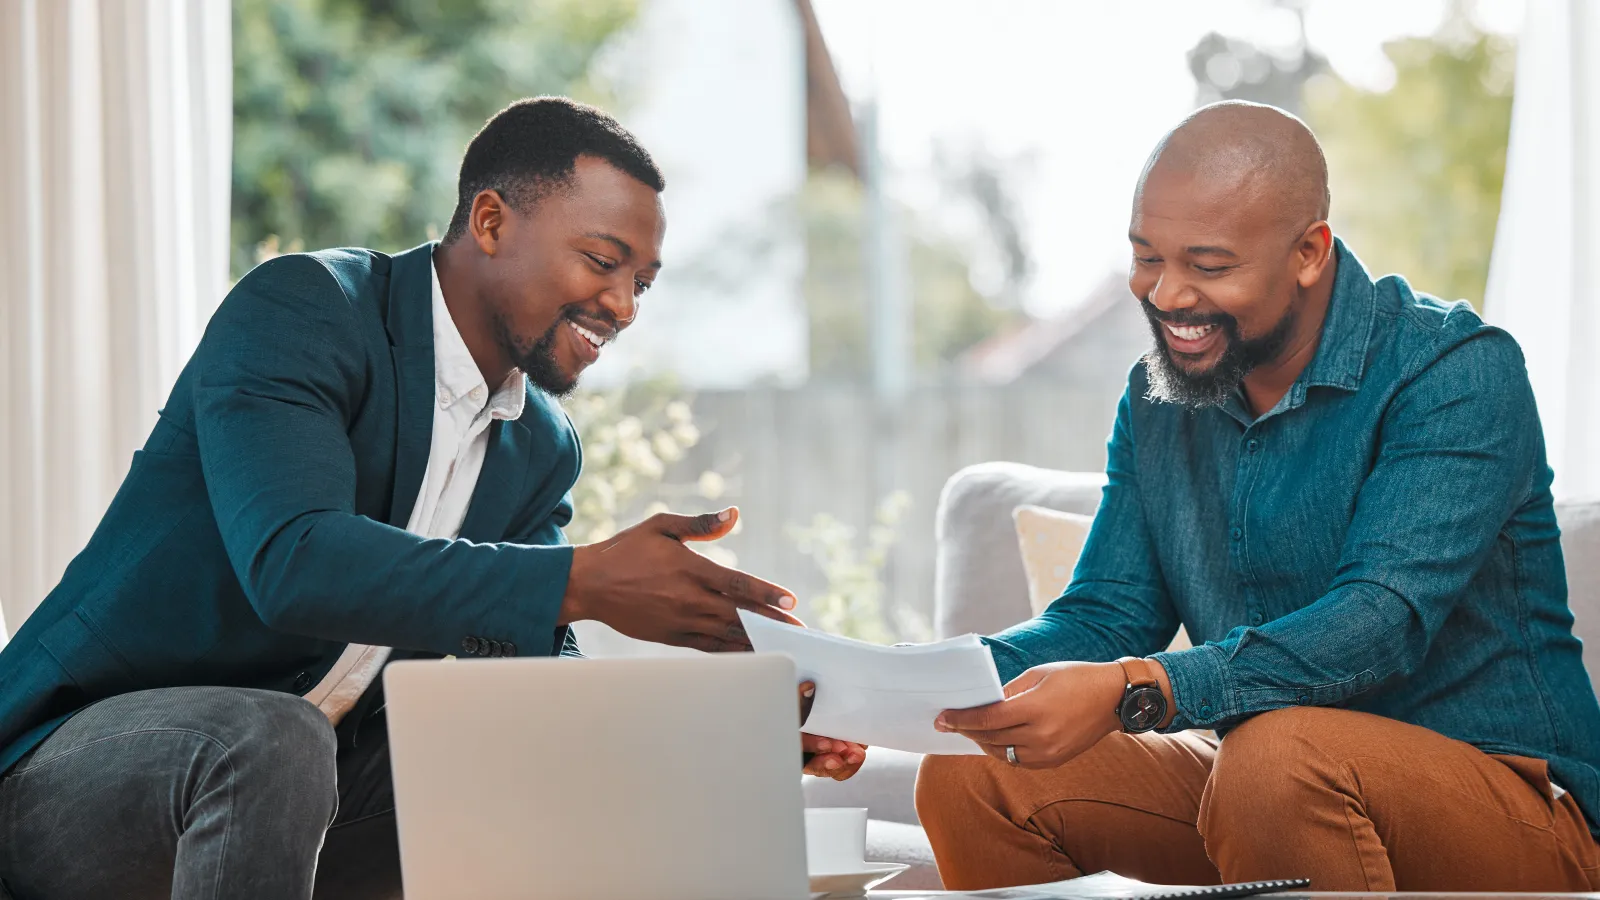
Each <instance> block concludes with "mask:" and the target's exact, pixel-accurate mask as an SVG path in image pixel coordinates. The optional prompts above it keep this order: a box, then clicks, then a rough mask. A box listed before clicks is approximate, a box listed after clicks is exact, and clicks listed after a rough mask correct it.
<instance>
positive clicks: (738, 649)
mask: <svg viewBox="0 0 1600 900" xmlns="http://www.w3.org/2000/svg"><path fill="white" fill-rule="evenodd" d="M676 643H677V645H678V646H680V647H690V648H693V649H695V650H703V651H705V652H706V653H743V652H749V650H750V640H749V638H746V639H745V640H743V641H739V640H734V639H730V638H726V637H718V636H716V635H714V634H703V633H699V632H692V633H689V634H683V635H679V636H678V640H677V641H676Z"/></svg>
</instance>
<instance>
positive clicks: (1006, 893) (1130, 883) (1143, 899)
mask: <svg viewBox="0 0 1600 900" xmlns="http://www.w3.org/2000/svg"><path fill="white" fill-rule="evenodd" d="M1310 885H1311V882H1310V881H1307V880H1306V879H1304V878H1299V879H1294V880H1286V881H1251V882H1244V883H1240V884H1219V885H1213V886H1211V887H1189V886H1186V885H1172V884H1147V883H1145V882H1143V881H1135V880H1133V879H1132V878H1123V877H1122V876H1121V875H1118V874H1116V873H1114V872H1101V873H1099V874H1097V875H1085V876H1083V877H1082V878H1074V879H1072V880H1071V881H1057V882H1053V883H1051V884H1033V885H1028V886H1026V887H1014V888H998V889H995V890H991V891H927V892H925V893H899V892H894V891H890V892H889V893H888V895H886V896H893V897H895V898H896V900H935V898H937V900H1190V898H1200V900H1222V898H1230V897H1254V896H1257V895H1259V894H1275V893H1278V892H1281V891H1289V890H1295V889H1297V888H1305V887H1309V886H1310Z"/></svg>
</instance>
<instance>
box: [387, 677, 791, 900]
mask: <svg viewBox="0 0 1600 900" xmlns="http://www.w3.org/2000/svg"><path fill="white" fill-rule="evenodd" d="M795 684H796V682H795V670H794V664H793V663H792V662H791V661H790V660H789V659H788V658H787V657H783V656H767V655H758V654H736V655H721V656H706V657H703V658H695V659H616V660H579V659H505V660H459V661H447V662H431V661H430V662H420V661H409V662H397V663H394V664H393V665H390V666H389V667H388V668H387V669H385V670H384V690H385V693H386V695H387V703H388V720H389V743H390V754H391V759H392V764H393V769H394V790H395V801H396V806H397V810H396V815H397V819H398V824H399V831H400V867H401V874H402V876H403V877H404V879H405V894H406V898H407V900H441V898H446V897H449V898H455V897H469V896H470V897H477V898H486V900H487V898H519V900H520V898H561V900H624V898H626V900H642V898H651V900H798V898H803V897H807V896H808V892H807V879H806V859H805V826H804V814H803V812H802V801H801V796H800V740H799V735H798V733H797V732H798V728H797V725H796V723H797V722H798V720H799V710H798V707H797V702H798V698H797V693H796V689H795Z"/></svg>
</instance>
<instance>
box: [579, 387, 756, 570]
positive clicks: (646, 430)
mask: <svg viewBox="0 0 1600 900" xmlns="http://www.w3.org/2000/svg"><path fill="white" fill-rule="evenodd" d="M566 409H567V414H568V415H570V416H571V417H572V422H573V425H574V426H576V427H577V429H578V438H579V440H580V441H582V443H583V473H582V477H580V478H579V479H578V483H577V485H576V486H574V487H573V489H572V501H573V517H572V523H571V524H570V525H568V526H567V529H566V534H567V539H568V540H570V541H572V542H573V543H576V544H589V543H594V542H596V541H603V540H605V539H607V538H609V537H611V536H612V535H614V534H616V533H617V532H618V531H619V530H620V529H622V528H626V527H628V526H629V525H632V524H634V523H635V522H637V521H638V520H639V519H642V518H645V517H648V516H651V515H653V514H655V513H657V512H664V511H666V509H667V501H669V500H671V501H679V502H684V503H689V502H693V503H694V504H695V506H696V508H695V509H693V510H689V511H690V512H704V511H705V509H702V508H701V507H705V506H706V505H707V504H708V503H710V504H715V502H716V501H718V500H720V499H722V498H723V497H724V496H725V495H726V494H727V493H728V491H729V488H730V486H729V485H728V483H727V480H726V479H725V478H723V476H722V475H720V474H718V473H716V472H702V473H700V477H699V478H697V479H696V480H695V482H694V483H693V484H673V483H669V482H666V481H665V480H664V479H665V477H666V473H667V469H668V468H669V467H670V466H671V465H672V464H673V463H676V462H678V461H680V460H682V459H683V458H684V454H685V453H687V452H688V450H689V449H690V448H691V447H693V446H694V445H695V444H697V443H699V442H700V429H699V428H698V427H697V426H696V425H695V422H694V412H693V410H692V409H691V407H690V405H689V401H688V400H687V399H685V398H684V396H683V393H682V391H681V390H680V389H679V388H678V385H677V383H676V382H675V381H673V380H672V379H670V378H653V379H635V380H632V381H630V382H629V383H628V384H627V385H626V386H624V387H619V388H613V389H609V390H595V391H583V392H580V393H578V394H576V395H574V396H573V397H572V398H570V399H569V400H567V401H566ZM713 508H714V507H713ZM737 530H738V529H737V527H736V528H735V531H737ZM691 546H693V547H694V549H696V550H699V551H701V552H703V553H705V554H706V555H707V556H710V557H712V558H713V559H716V560H717V561H718V562H721V563H723V564H725V565H733V564H734V562H735V560H734V558H733V555H732V553H731V552H730V551H728V550H727V549H726V548H724V547H722V546H721V545H719V544H707V543H701V544H693V545H691Z"/></svg>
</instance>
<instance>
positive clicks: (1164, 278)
mask: <svg viewBox="0 0 1600 900" xmlns="http://www.w3.org/2000/svg"><path fill="white" fill-rule="evenodd" d="M1199 300H1200V297H1199V295H1198V294H1196V293H1195V292H1194V291H1193V290H1191V289H1190V288H1189V286H1188V285H1187V284H1185V283H1184V282H1183V279H1181V278H1178V277H1176V276H1175V275H1172V274H1171V273H1168V272H1162V273H1161V274H1160V275H1159V276H1157V277H1156V284H1155V287H1153V288H1151V289H1150V305H1151V306H1154V307H1155V308H1156V309H1159V310H1161V311H1162V312H1172V311H1174V310H1179V309H1189V308H1191V307H1193V306H1194V305H1195V304H1196V303H1198V302H1199Z"/></svg>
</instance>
